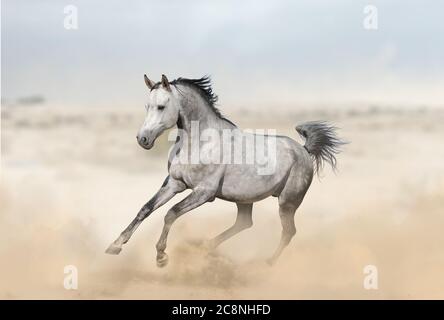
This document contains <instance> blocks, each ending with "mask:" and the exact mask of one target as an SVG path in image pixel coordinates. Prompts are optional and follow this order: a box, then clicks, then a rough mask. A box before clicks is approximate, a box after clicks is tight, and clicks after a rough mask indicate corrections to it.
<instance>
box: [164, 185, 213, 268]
mask: <svg viewBox="0 0 444 320" xmlns="http://www.w3.org/2000/svg"><path fill="white" fill-rule="evenodd" d="M215 194H216V191H215V190H214V191H213V190H209V189H203V188H202V189H199V188H196V189H195V190H194V191H193V192H192V193H191V194H190V195H188V196H187V197H186V198H185V199H183V200H182V201H180V202H179V203H177V204H176V205H174V206H173V207H172V208H171V209H170V210H168V213H167V214H166V216H165V222H164V225H163V230H162V234H161V235H160V238H159V241H158V242H157V245H156V249H157V266H158V267H164V266H166V265H167V263H168V256H167V254H166V253H165V249H166V246H167V238H168V233H169V231H170V228H171V226H172V225H173V223H174V221H176V219H177V218H179V217H180V216H181V215H183V214H184V213H187V212H188V211H190V210H193V209H194V208H197V207H199V206H201V205H203V204H204V203H205V202H208V201H210V200H212V199H214V196H215Z"/></svg>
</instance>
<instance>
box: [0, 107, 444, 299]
mask: <svg viewBox="0 0 444 320" xmlns="http://www.w3.org/2000/svg"><path fill="white" fill-rule="evenodd" d="M227 116H229V118H232V119H240V116H239V115H236V114H232V115H231V116H230V115H229V114H227ZM142 117H143V110H140V111H139V110H137V111H134V110H125V111H122V110H114V109H94V110H90V109H78V110H75V111H73V110H65V109H63V108H60V109H48V110H46V109H44V108H43V107H42V108H40V107H39V108H37V107H36V108H15V109H13V108H4V109H3V110H2V168H1V169H2V171H1V185H0V231H1V233H2V235H3V237H2V239H3V241H2V242H1V243H0V261H1V272H0V297H1V298H4V299H25V298H29V299H48V298H55V299H217V298H229V299H311V298H318V299H330V298H334V299H345V298H355V299H413V298H418V299H428V298H430V299H438V298H440V299H442V298H444V277H443V276H442V270H443V269H444V251H443V250H442V244H443V243H444V233H443V232H442V227H443V226H444V215H443V204H444V170H443V169H444V165H443V163H442V159H443V157H444V148H442V138H443V136H444V128H443V126H442V121H443V120H444V112H443V111H440V110H419V111H415V110H413V111H408V112H400V111H396V112H395V111H390V110H382V111H379V112H377V113H376V114H375V113H374V112H373V113H372V112H368V113H365V112H364V113H356V112H351V111H342V112H338V113H319V112H318V113H317V112H315V111H310V112H309V111H304V112H300V113H292V114H290V115H288V114H287V115H283V116H282V117H278V116H275V117H274V118H273V121H272V122H269V121H270V119H269V117H268V118H267V117H262V118H261V117H258V118H252V119H249V120H248V121H247V120H242V121H243V122H241V123H239V125H240V126H241V127H243V128H253V127H257V128H276V129H277V130H278V132H279V133H282V134H287V135H290V136H292V137H296V133H295V132H293V129H292V128H293V127H294V124H295V123H297V122H302V121H305V120H308V119H318V118H322V119H326V120H329V121H332V122H334V123H335V124H337V125H339V126H340V127H342V130H341V135H342V136H344V137H345V138H347V139H348V140H349V141H351V142H352V143H351V144H350V145H348V146H347V147H346V149H345V150H344V153H343V154H341V155H340V156H339V159H338V160H339V168H340V171H339V172H338V173H337V174H336V175H335V174H334V173H332V172H331V171H330V170H329V169H326V170H324V173H323V177H322V178H321V179H314V181H313V184H312V186H311V188H310V190H309V192H308V194H307V196H306V199H305V200H304V202H303V204H302V205H301V207H300V209H299V210H298V212H297V215H296V227H297V234H296V236H295V238H294V239H293V241H292V242H291V244H290V246H289V247H288V248H287V249H286V251H285V252H284V254H283V255H282V257H281V259H280V260H279V261H278V262H277V263H276V264H275V265H274V266H273V267H270V266H269V265H267V264H266V263H265V261H266V259H267V258H268V257H269V256H270V255H271V254H272V253H273V250H274V249H275V248H276V246H277V245H278V242H279V237H280V221H279V216H278V213H277V201H276V199H275V198H271V199H267V200H265V201H262V202H260V203H257V204H255V206H254V211H253V214H254V225H253V227H252V228H250V229H248V230H245V231H244V232H242V233H241V234H239V235H238V236H236V237H234V238H232V239H230V240H228V241H227V242H226V243H224V244H223V245H222V246H221V247H220V248H219V249H218V250H216V251H215V252H209V251H208V250H206V248H205V245H204V243H205V240H206V239H209V238H211V237H213V236H215V235H216V234H217V233H219V232H222V231H223V230H224V229H225V228H228V227H229V226H230V225H231V224H232V223H233V222H234V219H235V205H233V204H230V203H227V202H223V201H220V200H216V201H215V202H213V203H209V204H206V205H204V206H202V207H201V208H198V209H196V210H194V211H192V212H191V213H189V214H187V215H184V216H183V217H182V218H180V219H179V220H178V221H177V223H176V224H175V225H174V226H173V228H172V231H171V233H170V238H169V243H168V248H167V253H168V255H169V258H170V262H169V265H168V266H167V267H165V268H162V269H159V268H157V267H156V264H155V243H156V241H157V238H158V236H159V235H160V231H161V227H162V221H163V216H164V214H165V213H166V210H167V209H168V208H169V207H170V206H171V205H172V204H173V203H175V202H176V201H178V200H179V199H180V198H181V197H178V198H177V199H173V200H172V201H171V203H168V204H167V205H166V206H164V207H162V208H161V209H159V210H158V211H157V212H155V213H154V214H153V215H152V216H150V217H149V218H148V219H147V220H146V221H145V222H144V223H143V224H142V226H141V227H140V228H139V229H138V230H137V232H136V233H135V234H134V236H133V238H132V239H131V240H130V241H129V242H128V244H127V245H126V246H125V247H124V249H123V251H122V253H121V254H120V255H119V256H109V255H106V254H105V253H104V251H105V249H106V247H107V246H108V244H109V243H110V242H111V241H113V240H114V239H115V237H116V236H118V234H119V233H120V232H121V231H122V229H123V228H124V227H126V225H127V224H128V223H129V222H130V220H131V219H132V218H133V217H134V216H135V214H136V213H137V211H138V209H139V207H140V206H142V205H143V204H144V202H145V201H147V200H148V199H149V197H150V196H151V195H152V194H153V193H154V192H155V190H156V189H157V188H158V187H159V186H160V185H161V183H162V181H163V178H164V176H165V175H166V152H167V150H168V143H167V141H166V139H164V138H163V137H162V139H163V140H162V139H161V140H159V141H158V145H156V147H155V149H153V150H152V151H150V152H146V151H144V150H142V149H140V148H138V147H137V145H136V143H135V138H134V136H135V132H136V131H137V129H138V125H140V123H141V119H142ZM289 119H290V120H291V121H292V122H291V121H290V120H289ZM267 122H268V123H267ZM293 122H294V123H293ZM66 265H74V266H76V267H77V269H78V289H77V290H66V289H65V288H64V287H63V280H64V277H65V274H64V267H65V266H66ZM367 265H374V266H376V268H377V270H378V289H377V290H366V289H365V288H364V285H363V282H364V278H365V276H366V275H365V274H364V268H365V266H367Z"/></svg>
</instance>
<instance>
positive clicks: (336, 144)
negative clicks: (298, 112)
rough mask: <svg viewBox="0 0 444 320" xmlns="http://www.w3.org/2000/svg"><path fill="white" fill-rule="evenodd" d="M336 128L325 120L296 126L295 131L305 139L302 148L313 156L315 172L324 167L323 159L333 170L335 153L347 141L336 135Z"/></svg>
mask: <svg viewBox="0 0 444 320" xmlns="http://www.w3.org/2000/svg"><path fill="white" fill-rule="evenodd" d="M337 129H338V128H336V127H334V126H331V125H329V124H328V123H327V122H325V121H310V122H305V123H303V124H300V125H298V126H296V131H297V132H298V133H299V134H300V135H301V137H303V138H304V139H305V145H304V148H305V149H307V151H308V153H309V154H310V155H311V157H312V158H313V162H314V165H315V168H314V169H315V172H316V173H319V171H320V170H321V169H322V168H323V167H324V162H325V161H326V162H328V163H329V164H330V165H331V167H332V169H333V171H335V170H336V163H337V161H336V156H335V155H336V154H338V153H339V152H340V151H341V146H342V145H344V144H346V143H347V142H345V141H342V140H341V139H340V138H339V137H338V136H337V135H336V130H337Z"/></svg>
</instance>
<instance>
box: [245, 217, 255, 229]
mask: <svg viewBox="0 0 444 320" xmlns="http://www.w3.org/2000/svg"><path fill="white" fill-rule="evenodd" d="M252 226H253V220H251V219H250V220H247V221H245V222H244V224H243V226H242V227H243V229H248V228H251V227H252Z"/></svg>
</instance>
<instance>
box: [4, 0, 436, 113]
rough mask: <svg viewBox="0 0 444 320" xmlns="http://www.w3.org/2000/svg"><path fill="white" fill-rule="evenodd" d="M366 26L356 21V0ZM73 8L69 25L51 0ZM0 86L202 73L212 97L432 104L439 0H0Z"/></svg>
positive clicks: (263, 102)
mask: <svg viewBox="0 0 444 320" xmlns="http://www.w3.org/2000/svg"><path fill="white" fill-rule="evenodd" d="M369 3H371V4H372V5H374V6H376V8H377V9H378V29H377V30H366V29H365V28H364V27H363V20H364V18H365V14H364V12H363V10H364V7H365V6H366V5H367V4H369ZM70 4H72V5H75V6H76V7H77V8H78V26H79V28H78V30H66V29H65V28H64V19H65V16H66V14H64V12H63V10H64V7H65V6H66V5H70ZM1 10H2V13H1V17H2V21H1V26H2V65H1V66H2V74H1V76H2V97H3V98H4V99H6V101H14V100H16V99H18V98H20V97H24V96H32V95H42V96H44V97H45V98H46V100H47V103H48V104H51V105H65V106H73V107H74V106H77V105H82V106H104V105H113V106H121V107H137V106H143V104H144V102H145V96H146V93H147V92H146V90H145V87H144V82H143V74H144V73H147V74H148V76H149V77H150V78H152V79H153V80H155V81H158V80H159V79H160V76H161V74H162V73H165V74H166V75H167V76H168V77H169V79H170V80H173V79H174V78H176V77H179V76H183V77H188V78H195V77H200V76H202V75H205V74H209V75H211V76H212V78H213V82H214V90H215V92H216V93H217V94H218V95H219V97H220V106H221V108H230V107H239V106H242V107H249V108H255V107H267V106H272V107H281V106H286V107H288V106H290V107H291V106H293V105H295V106H296V105H301V104H302V105H314V104H322V105H327V106H328V105H330V104H331V105H332V106H338V105H350V104H354V103H356V104H357V105H358V104H361V103H362V104H365V103H382V104H392V105H400V106H403V105H406V106H407V105H444V90H443V88H444V19H443V18H442V17H443V14H444V2H442V1H436V0H422V1H419V0H417V1H408V0H391V1H359V0H348V1H341V0H339V1H331V0H330V1H329V0H303V1H291V0H278V1H269V0H268V1H267V0H259V1H258V0H254V1H253V0H247V1H234V0H228V1H227V0H223V1H222V0H220V1H204V0H198V1H180V0H173V1H171V0H170V1H147V0H138V1H136V0H132V1H118V0H107V1H90V0H81V1H80V0H79V1H75V0H71V1H65V0H40V1H32V0H26V1H25V0H3V1H2V8H1Z"/></svg>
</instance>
